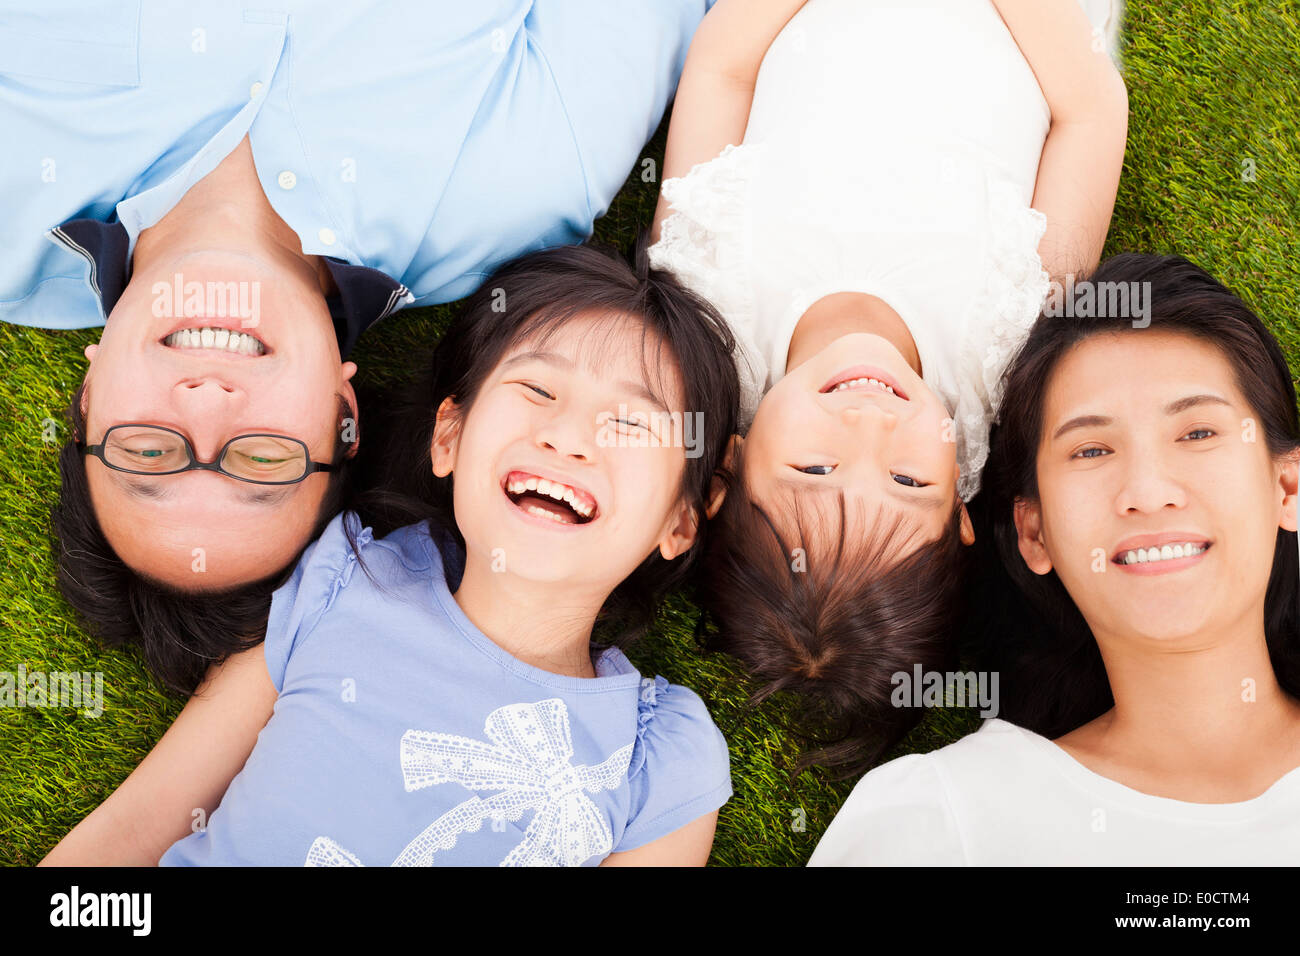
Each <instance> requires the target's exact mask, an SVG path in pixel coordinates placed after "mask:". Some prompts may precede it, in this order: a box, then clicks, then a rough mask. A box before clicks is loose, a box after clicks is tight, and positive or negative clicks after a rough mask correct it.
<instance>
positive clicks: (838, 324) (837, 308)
mask: <svg viewBox="0 0 1300 956" xmlns="http://www.w3.org/2000/svg"><path fill="white" fill-rule="evenodd" d="M855 332H869V333H871V334H872V335H879V336H880V337H881V338H883V339H886V340H888V341H889V343H890V344H891V345H893V346H894V348H896V349H898V351H899V354H901V355H902V356H903V358H904V359H905V360H906V361H907V364H908V365H910V366H911V367H912V371H914V372H916V374H917V375H920V374H921V356H920V353H918V352H917V350H916V342H915V341H914V340H913V338H912V333H911V332H910V331H908V328H907V323H906V322H904V321H903V317H902V316H901V315H899V314H898V313H897V312H895V311H894V310H893V308H891V307H890V305H889V303H887V302H885V301H884V300H883V299H879V298H877V297H876V296H874V295H867V294H865V293H862V292H837V293H835V294H834V295H827V296H823V297H822V298H820V299H818V300H817V301H816V302H814V303H813V304H812V306H811V307H809V309H808V311H807V312H805V313H804V314H803V315H802V316H800V318H799V323H798V324H797V325H796V326H795V329H794V335H792V336H791V337H790V349H789V351H788V352H787V353H786V360H785V370H786V372H787V373H789V372H790V371H791V370H792V369H794V368H796V367H798V366H799V365H801V364H802V363H803V362H805V361H807V360H808V359H810V358H812V357H813V356H814V355H816V354H817V353H818V352H820V351H821V350H822V349H824V348H825V347H826V346H828V345H830V344H831V343H832V342H834V341H835V340H836V339H839V338H842V337H844V336H845V335H851V334H853V333H855Z"/></svg>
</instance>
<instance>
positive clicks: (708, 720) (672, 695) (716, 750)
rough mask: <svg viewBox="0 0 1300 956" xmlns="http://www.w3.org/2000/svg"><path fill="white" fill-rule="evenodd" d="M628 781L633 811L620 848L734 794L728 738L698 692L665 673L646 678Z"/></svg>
mask: <svg viewBox="0 0 1300 956" xmlns="http://www.w3.org/2000/svg"><path fill="white" fill-rule="evenodd" d="M628 782H629V785H630V786H631V790H632V805H631V808H630V810H631V813H630V818H629V822H628V826H627V829H626V830H625V831H624V835H623V839H622V840H621V841H620V843H619V846H618V847H617V849H618V850H619V851H624V850H630V849H635V848H636V847H637V846H642V845H644V844H646V843H649V842H651V841H652V840H655V839H657V838H659V837H661V836H664V835H666V834H668V833H671V832H672V831H673V830H676V829H678V828H679V827H680V826H684V825H685V824H687V823H689V822H690V821H691V820H694V819H695V818H697V817H699V816H702V815H703V814H706V813H710V812H712V811H714V810H716V809H718V808H719V807H720V806H722V805H723V804H724V803H726V802H727V800H728V799H730V797H731V765H730V757H729V754H728V751H727V741H726V740H725V739H724V738H723V736H722V732H721V731H720V730H718V727H717V725H716V724H714V722H713V718H712V717H710V716H709V711H708V708H707V707H706V706H705V704H704V701H703V700H701V699H700V697H699V695H698V694H696V693H695V692H694V691H692V690H690V689H689V688H686V687H683V686H681V685H680V684H670V683H669V682H668V681H667V680H665V679H664V678H663V677H645V678H642V680H641V688H640V696H639V700H638V702H637V727H636V740H635V742H634V743H633V746H632V757H631V760H630V761H629V763H628Z"/></svg>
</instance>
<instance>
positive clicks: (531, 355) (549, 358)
mask: <svg viewBox="0 0 1300 956" xmlns="http://www.w3.org/2000/svg"><path fill="white" fill-rule="evenodd" d="M525 362H541V363H542V364H543V365H553V366H555V367H557V368H562V369H564V370H565V371H567V372H573V371H576V370H577V366H576V365H574V363H573V360H572V359H571V358H569V357H568V356H567V355H561V354H559V353H558V352H546V351H542V350H535V351H530V352H520V353H519V354H518V355H516V356H515V357H514V358H510V359H506V361H505V362H503V363H501V371H503V372H504V371H505V370H506V369H509V368H513V367H514V366H516V365H523V364H524V363H525ZM614 387H615V388H618V389H621V390H622V391H625V392H627V393H628V394H630V395H633V396H635V397H636V398H639V399H641V401H643V402H649V403H650V404H651V405H653V406H655V408H657V409H658V410H659V411H662V412H667V413H668V414H669V415H671V414H672V410H671V409H670V408H669V407H668V403H667V402H665V401H664V400H663V399H662V398H660V397H659V396H658V395H656V394H655V393H654V392H652V391H651V390H650V388H649V386H648V385H646V384H645V383H644V382H633V381H630V380H628V379H624V380H623V381H621V382H615V383H614Z"/></svg>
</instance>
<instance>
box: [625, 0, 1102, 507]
mask: <svg viewBox="0 0 1300 956" xmlns="http://www.w3.org/2000/svg"><path fill="white" fill-rule="evenodd" d="M1081 2H1082V3H1083V4H1084V6H1085V9H1089V10H1090V16H1092V17H1093V22H1094V23H1095V24H1097V25H1098V27H1099V28H1102V27H1103V25H1106V24H1109V25H1110V26H1111V28H1112V30H1113V27H1114V26H1115V25H1117V24H1118V17H1116V16H1115V15H1114V14H1113V12H1112V6H1114V5H1116V4H1118V2H1119V0H1081ZM1112 42H1113V37H1112ZM1112 49H1113V47H1112ZM1050 119H1051V114H1050V111H1049V109H1048V106H1047V102H1046V101H1045V100H1044V99H1043V94H1042V91H1041V90H1040V89H1039V86H1038V82H1037V80H1036V79H1035V78H1034V74H1033V71H1032V70H1031V69H1030V68H1029V64H1028V63H1026V62H1025V59H1024V57H1023V56H1022V55H1021V53H1020V50H1019V48H1018V47H1017V46H1016V43H1015V40H1014V39H1012V37H1011V34H1010V33H1009V32H1008V30H1007V28H1006V25H1005V24H1004V23H1003V22H1002V19H1001V17H999V15H998V13H997V11H996V10H995V9H994V7H993V5H992V3H991V2H989V0H895V2H893V3H890V2H887V0H809V3H808V4H807V5H806V6H805V7H804V8H803V9H802V10H800V11H799V13H798V14H796V15H795V17H794V18H793V19H792V20H791V21H790V23H789V24H787V25H786V28H785V29H784V30H783V31H782V32H781V34H780V36H778V37H777V38H776V40H775V42H774V43H773V44H772V47H771V49H769V50H768V53H767V56H766V58H765V59H764V60H763V65H762V69H761V71H760V73H759V76H758V84H757V87H756V88H755V92H754V103H753V107H752V110H751V112H750V117H749V126H748V128H747V129H746V132H745V137H744V142H743V144H742V145H740V146H728V147H727V148H726V149H725V150H723V152H722V153H721V155H719V156H718V157H716V158H715V159H713V160H711V161H709V162H706V163H701V164H700V165H698V166H696V167H694V168H693V169H692V170H691V171H690V172H689V173H688V174H687V175H685V176H683V177H680V178H675V179H669V180H666V181H665V182H664V184H663V194H664V196H665V198H666V199H667V200H668V201H669V203H670V204H671V207H672V211H671V213H670V214H669V215H668V217H667V218H666V219H665V221H664V223H663V227H662V234H661V238H660V241H659V242H658V243H656V244H655V245H654V246H653V247H652V248H651V250H650V260H651V263H652V264H653V265H655V266H656V267H658V268H661V269H668V270H670V271H672V272H674V273H676V274H677V276H678V277H679V278H680V279H681V280H682V281H683V282H684V283H685V284H686V285H688V286H689V287H691V288H692V289H693V290H695V291H696V292H697V293H699V294H700V295H702V296H704V297H705V298H706V299H708V300H709V301H710V302H712V303H713V305H714V306H716V307H717V308H718V310H719V312H721V313H722V315H723V317H724V318H725V319H727V321H728V323H729V324H730V326H731V329H732V332H733V333H734V334H735V336H736V339H737V349H736V355H735V357H736V364H737V368H738V370H739V372H740V379H741V424H742V428H748V426H749V423H750V421H751V420H752V418H753V415H754V411H755V409H756V408H757V406H758V402H759V399H760V398H762V396H763V393H764V392H765V391H766V390H767V389H769V388H771V387H772V385H773V384H775V383H776V381H777V380H779V379H780V378H781V376H782V375H784V374H785V361H786V353H787V352H788V350H789V346H790V338H791V336H792V335H793V334H794V328H795V325H796V324H797V323H798V321H799V318H800V317H801V316H802V315H803V313H804V312H805V311H806V310H807V309H808V307H809V306H811V305H812V304H813V303H814V302H816V301H817V300H818V299H820V298H822V297H823V296H826V295H830V294H832V293H836V292H863V293H869V294H872V295H875V296H878V297H879V298H881V299H882V300H884V301H885V302H887V303H888V304H889V305H890V306H891V307H892V308H893V309H894V310H895V311H896V312H897V313H898V314H899V315H900V316H902V318H903V320H904V321H905V322H906V323H907V326H908V329H909V330H910V331H911V333H912V336H913V338H914V339H915V341H916V346H917V351H918V353H919V355H920V357H921V365H922V368H921V371H922V375H923V377H924V378H925V381H926V383H927V384H928V385H929V386H930V388H932V389H933V390H934V391H935V393H936V394H937V395H939V397H940V398H941V399H942V401H943V402H944V403H945V405H946V406H947V408H948V410H949V412H950V414H951V415H952V417H953V419H954V421H955V423H956V426H957V427H956V434H957V457H958V463H959V464H960V466H961V481H960V485H959V488H958V490H959V492H960V493H961V495H962V497H963V498H964V499H966V500H969V499H970V498H971V497H973V496H974V494H975V493H976V491H978V489H979V472H980V470H981V469H982V468H983V465H984V461H985V459H986V458H987V457H988V432H989V425H990V423H991V421H992V420H993V419H994V415H995V411H996V408H997V405H998V401H999V399H1000V395H1001V387H1000V379H1001V376H1002V373H1003V371H1004V370H1005V368H1006V366H1007V364H1008V363H1009V362H1010V360H1011V358H1012V356H1013V355H1014V353H1015V351H1016V349H1018V348H1019V346H1020V344H1021V343H1022V342H1023V341H1024V337H1025V335H1026V334H1027V333H1028V330H1029V328H1030V326H1032V324H1033V322H1034V320H1035V319H1036V318H1037V316H1038V313H1039V309H1040V308H1041V305H1042V302H1043V299H1044V297H1045V296H1046V294H1047V289H1048V286H1047V282H1048V276H1047V274H1046V273H1045V272H1044V271H1043V269H1042V264H1041V262H1040V260H1039V258H1038V253H1037V247H1038V242H1039V240H1040V238H1041V237H1042V235H1043V231H1044V229H1045V228H1046V219H1045V218H1044V216H1043V215H1042V214H1041V213H1039V212H1037V211H1036V210H1034V209H1031V208H1030V206H1029V203H1030V201H1031V199H1032V198H1033V191H1034V183H1035V180H1036V179H1037V175H1038V160H1039V157H1040V155H1041V153H1042V149H1043V142H1044V140H1045V139H1046V136H1047V131H1048V127H1049V125H1050Z"/></svg>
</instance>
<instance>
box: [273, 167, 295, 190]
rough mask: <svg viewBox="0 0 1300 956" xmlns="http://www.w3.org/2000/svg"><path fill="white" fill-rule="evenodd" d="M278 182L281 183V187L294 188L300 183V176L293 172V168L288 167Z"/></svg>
mask: <svg viewBox="0 0 1300 956" xmlns="http://www.w3.org/2000/svg"><path fill="white" fill-rule="evenodd" d="M276 182H277V183H279V184H280V188H281V189H292V188H293V187H294V186H297V185H298V177H297V176H295V175H294V174H293V171H292V170H289V169H286V170H285V171H284V172H282V173H281V174H280V175H279V177H278V178H277V179H276Z"/></svg>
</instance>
